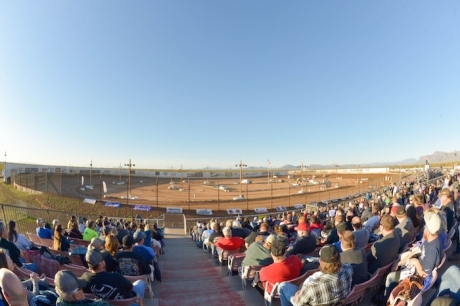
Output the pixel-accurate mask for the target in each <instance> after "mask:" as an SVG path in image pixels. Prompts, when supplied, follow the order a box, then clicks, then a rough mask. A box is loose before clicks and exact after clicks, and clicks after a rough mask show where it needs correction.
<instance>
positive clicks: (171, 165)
mask: <svg viewBox="0 0 460 306" xmlns="http://www.w3.org/2000/svg"><path fill="white" fill-rule="evenodd" d="M172 171H173V166H172V165H171V182H170V183H169V184H172V182H173V180H172Z"/></svg>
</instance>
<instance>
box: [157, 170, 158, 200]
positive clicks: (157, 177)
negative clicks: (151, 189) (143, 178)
mask: <svg viewBox="0 0 460 306" xmlns="http://www.w3.org/2000/svg"><path fill="white" fill-rule="evenodd" d="M157 208H158V176H157Z"/></svg>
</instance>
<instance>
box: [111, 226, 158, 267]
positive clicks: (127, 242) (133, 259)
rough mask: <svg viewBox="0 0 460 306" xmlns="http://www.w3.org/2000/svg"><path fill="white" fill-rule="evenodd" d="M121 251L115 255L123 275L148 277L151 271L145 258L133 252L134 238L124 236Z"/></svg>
mask: <svg viewBox="0 0 460 306" xmlns="http://www.w3.org/2000/svg"><path fill="white" fill-rule="evenodd" d="M122 242H123V251H122V252H119V253H117V257H116V258H117V262H118V265H119V268H120V272H121V274H123V275H128V276H136V275H145V274H146V275H149V274H150V273H151V272H152V270H151V268H150V265H149V264H148V263H147V261H146V260H145V258H144V257H143V256H142V255H140V254H137V253H134V252H133V248H134V238H133V237H131V236H129V235H126V236H125V237H123V239H122Z"/></svg>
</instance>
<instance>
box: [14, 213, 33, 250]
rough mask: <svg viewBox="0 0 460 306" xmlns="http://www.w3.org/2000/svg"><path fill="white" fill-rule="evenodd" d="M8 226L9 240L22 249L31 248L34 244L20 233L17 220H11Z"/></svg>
mask: <svg viewBox="0 0 460 306" xmlns="http://www.w3.org/2000/svg"><path fill="white" fill-rule="evenodd" d="M8 228H9V231H8V240H9V241H10V242H12V243H14V244H15V245H16V246H17V247H18V249H19V250H21V251H25V250H29V249H30V246H31V245H32V244H31V243H30V241H29V240H28V239H27V238H26V237H25V236H24V235H23V234H19V233H18V231H17V224H16V222H15V221H13V220H11V221H10V222H9V224H8Z"/></svg>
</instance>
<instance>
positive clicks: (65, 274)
mask: <svg viewBox="0 0 460 306" xmlns="http://www.w3.org/2000/svg"><path fill="white" fill-rule="evenodd" d="M54 284H55V286H56V287H55V289H56V293H57V294H58V295H59V298H58V299H57V301H56V306H70V305H91V306H108V305H110V304H109V303H107V302H105V301H103V300H100V299H87V298H85V294H84V293H83V288H85V287H86V285H87V283H86V281H85V280H84V279H80V278H77V277H76V276H75V274H74V273H73V272H72V271H69V270H61V271H58V272H57V273H56V275H55V276H54Z"/></svg>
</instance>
